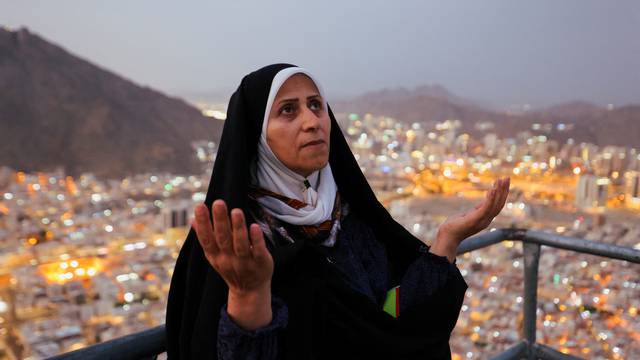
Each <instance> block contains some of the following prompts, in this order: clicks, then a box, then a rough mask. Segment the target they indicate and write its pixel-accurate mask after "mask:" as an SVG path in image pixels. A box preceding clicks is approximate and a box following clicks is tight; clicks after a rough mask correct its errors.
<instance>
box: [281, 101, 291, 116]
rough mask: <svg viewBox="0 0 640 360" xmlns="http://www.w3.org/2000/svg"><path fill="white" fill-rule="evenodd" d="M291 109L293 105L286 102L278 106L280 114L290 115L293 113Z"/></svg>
mask: <svg viewBox="0 0 640 360" xmlns="http://www.w3.org/2000/svg"><path fill="white" fill-rule="evenodd" d="M293 110H294V108H293V105H291V104H287V105H285V106H283V107H281V108H280V114H284V115H290V114H292V113H293Z"/></svg>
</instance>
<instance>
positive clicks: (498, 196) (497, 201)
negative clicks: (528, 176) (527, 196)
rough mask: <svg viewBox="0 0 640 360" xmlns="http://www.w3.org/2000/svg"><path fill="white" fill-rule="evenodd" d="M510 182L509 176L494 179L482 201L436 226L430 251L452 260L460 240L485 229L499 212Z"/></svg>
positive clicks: (507, 193) (505, 199)
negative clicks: (436, 229) (436, 231)
mask: <svg viewBox="0 0 640 360" xmlns="http://www.w3.org/2000/svg"><path fill="white" fill-rule="evenodd" d="M510 182H511V178H509V177H507V178H505V179H498V180H496V181H495V182H494V183H493V187H492V188H491V190H489V191H487V195H486V197H485V199H484V201H483V202H481V203H480V204H478V205H476V206H475V207H474V208H473V209H471V210H468V211H465V212H463V213H461V214H456V215H452V216H450V217H449V218H447V220H445V222H444V223H442V224H441V225H440V227H439V228H438V234H437V236H436V240H435V241H434V243H433V244H432V246H431V249H430V251H431V252H432V253H434V254H436V255H440V256H446V257H447V258H449V261H452V262H453V259H455V256H456V251H457V249H458V245H459V244H460V243H461V242H462V240H464V239H466V238H468V237H469V236H472V235H474V234H476V233H478V232H480V231H482V230H484V229H486V228H487V227H488V226H489V224H491V222H492V221H493V218H495V217H496V216H497V215H498V214H499V213H500V211H501V210H502V208H503V207H504V204H505V202H506V201H507V196H508V195H509V184H510Z"/></svg>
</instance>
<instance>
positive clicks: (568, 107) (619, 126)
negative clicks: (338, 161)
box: [331, 86, 640, 147]
mask: <svg viewBox="0 0 640 360" xmlns="http://www.w3.org/2000/svg"><path fill="white" fill-rule="evenodd" d="M331 107H332V108H333V109H334V110H335V111H337V112H355V113H361V114H363V113H371V114H374V115H384V116H391V117H393V118H396V119H398V120H400V121H403V122H419V123H423V124H425V125H426V126H431V125H434V124H435V123H437V122H441V121H444V120H447V119H457V120H460V121H461V123H462V129H461V130H462V131H465V132H468V133H470V134H471V135H474V136H477V137H480V136H482V135H483V132H482V131H481V130H479V129H478V128H477V126H476V125H477V124H478V123H480V122H487V121H490V122H493V123H494V125H495V127H494V128H493V129H491V130H490V131H493V132H495V133H497V134H499V135H500V136H502V137H514V136H515V135H516V134H517V133H518V132H520V131H523V130H531V128H532V125H533V124H534V123H550V124H552V125H553V127H552V129H553V130H552V131H551V133H550V137H551V138H553V139H556V140H559V141H562V142H563V141H566V140H567V139H568V138H573V139H574V140H576V141H578V142H583V141H584V142H591V143H595V144H598V145H603V146H604V145H620V146H630V147H638V146H639V145H640V105H628V106H624V107H620V108H613V109H607V108H602V107H599V106H596V105H593V104H590V103H587V102H580V101H575V102H570V103H565V104H560V105H557V106H553V107H549V108H545V109H541V110H538V111H531V112H526V113H524V114H518V115H516V114H512V113H508V112H500V111H495V110H489V109H487V108H485V107H482V106H480V105H478V104H476V103H474V102H472V101H469V100H465V99H463V98H461V97H458V96H456V95H454V94H451V93H450V92H449V91H447V90H446V89H444V88H442V87H440V86H436V87H428V86H427V87H420V88H416V89H414V90H406V89H401V90H398V89H392V90H380V91H375V92H369V93H365V94H363V95H361V96H358V97H356V98H353V99H350V100H345V101H337V102H333V103H332V104H331ZM560 123H565V124H566V123H572V124H574V126H573V128H572V129H571V130H568V131H567V130H565V131H558V126H557V125H558V124H560Z"/></svg>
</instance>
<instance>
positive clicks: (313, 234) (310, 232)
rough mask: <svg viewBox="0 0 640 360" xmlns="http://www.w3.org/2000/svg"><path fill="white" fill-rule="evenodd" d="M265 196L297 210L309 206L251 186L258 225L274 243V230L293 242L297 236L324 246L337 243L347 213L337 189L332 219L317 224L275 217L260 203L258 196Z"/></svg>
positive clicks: (250, 194) (251, 195) (251, 196)
mask: <svg viewBox="0 0 640 360" xmlns="http://www.w3.org/2000/svg"><path fill="white" fill-rule="evenodd" d="M263 196H270V197H272V198H275V199H278V200H280V201H282V202H283V203H284V204H286V205H287V206H290V207H291V208H293V209H296V210H297V209H301V208H303V207H305V206H307V204H306V203H304V202H302V201H300V200H297V199H292V198H289V197H286V196H284V195H282V194H278V193H275V192H273V191H270V190H267V189H263V188H257V187H253V186H250V187H249V198H250V199H251V200H253V201H250V202H249V203H250V208H251V211H252V212H253V214H254V217H255V219H256V221H257V223H258V225H260V228H261V229H262V231H263V232H264V233H265V234H266V235H267V237H269V238H270V240H271V242H272V243H274V239H273V230H275V231H277V232H278V233H279V234H280V235H282V237H283V238H284V239H285V240H287V241H288V242H291V243H293V242H295V240H294V239H296V238H305V239H308V240H311V241H313V242H315V243H318V244H320V245H323V246H328V247H331V246H333V245H334V244H335V240H336V234H337V232H338V230H339V229H340V220H341V219H342V218H343V217H344V215H346V214H345V210H346V208H344V207H346V204H344V206H343V204H341V201H340V193H339V192H338V191H336V198H335V201H334V204H333V210H332V212H331V219H329V220H325V221H323V222H321V223H320V224H317V225H294V224H289V223H286V222H284V221H281V220H279V219H277V218H275V217H274V216H272V215H271V214H269V213H268V212H267V211H265V209H264V208H263V207H262V206H260V204H259V203H258V201H257V200H258V198H261V197H263ZM274 245H275V243H274Z"/></svg>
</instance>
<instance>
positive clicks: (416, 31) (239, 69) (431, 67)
mask: <svg viewBox="0 0 640 360" xmlns="http://www.w3.org/2000/svg"><path fill="white" fill-rule="evenodd" d="M0 8H1V9H2V11H0V24H1V25H5V26H9V27H11V28H19V27H23V26H24V27H27V28H28V29H29V30H30V31H31V32H34V33H36V34H38V35H40V36H42V37H44V38H45V39H47V40H48V41H51V42H53V43H55V44H57V45H60V46H62V47H63V48H65V49H66V50H68V51H69V52H71V53H73V54H75V55H78V56H80V57H82V58H84V59H86V60H89V61H91V62H93V63H95V64H97V65H99V66H101V67H104V68H106V69H108V70H110V71H113V72H115V73H117V74H119V75H121V76H123V77H125V78H127V79H130V80H132V81H134V82H135V83H137V84H140V85H146V86H150V87H152V88H154V89H157V90H159V91H162V92H165V93H167V94H171V95H175V96H180V97H184V98H192V97H193V95H194V94H197V93H213V94H219V96H220V97H222V98H223V97H225V94H228V95H230V93H231V91H233V89H235V88H236V87H237V84H238V83H239V82H240V79H241V78H242V76H243V75H245V74H246V73H248V72H250V71H253V70H255V69H257V68H259V67H261V66H263V65H266V64H269V63H274V62H291V63H295V64H298V65H300V66H304V67H306V68H308V69H309V70H311V71H312V72H313V73H315V74H316V75H317V77H318V78H319V79H320V80H321V81H322V82H323V85H324V86H325V88H326V89H327V93H328V94H329V100H330V101H331V100H339V99H343V98H345V97H351V96H356V95H359V94H362V93H365V92H369V91H377V90H381V89H384V88H397V87H404V88H408V89H411V88H414V87H417V86H421V85H441V86H443V87H445V88H446V89H447V90H449V91H450V92H451V93H453V94H455V95H457V96H460V97H463V98H467V99H471V100H473V101H477V102H479V103H481V104H484V105H491V106H494V107H505V106H507V105H510V104H524V103H528V104H531V105H532V106H534V107H541V106H549V105H554V104H559V103H565V102H570V101H588V102H592V103H595V104H598V105H606V104H610V103H611V104H614V105H615V106H621V105H625V104H631V103H635V104H640V41H637V34H639V33H640V2H635V1H631V0H629V1H618V2H615V3H608V2H606V3H605V2H600V1H576V0H572V1H564V2H562V3H556V2H552V1H549V0H545V1H537V2H535V3H526V4H516V3H513V2H510V1H505V0H501V1H494V2H491V3H477V2H466V1H465V2H453V3H435V2H434V3H432V2H421V1H412V2H403V3H387V2H381V1H373V2H369V3H367V6H366V7H362V6H361V5H360V4H359V3H355V2H343V1H326V2H323V3H322V6H317V5H313V4H312V5H307V6H305V7H303V6H302V5H301V4H299V3H298V2H294V1H290V0H287V1H278V2H277V3H275V4H274V3H269V4H267V3H262V2H257V3H251V2H248V1H239V2H233V3H209V2H205V1H194V2H192V3H190V4H188V5H187V4H180V5H178V4H166V3H161V4H157V3H156V2H151V1H138V2H136V3H127V2H124V1H115V2H109V3H85V2H81V1H67V2H65V3H64V4H60V3H50V2H46V1H35V2H29V3H14V2H9V1H7V0H0ZM292 29H293V31H292Z"/></svg>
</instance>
